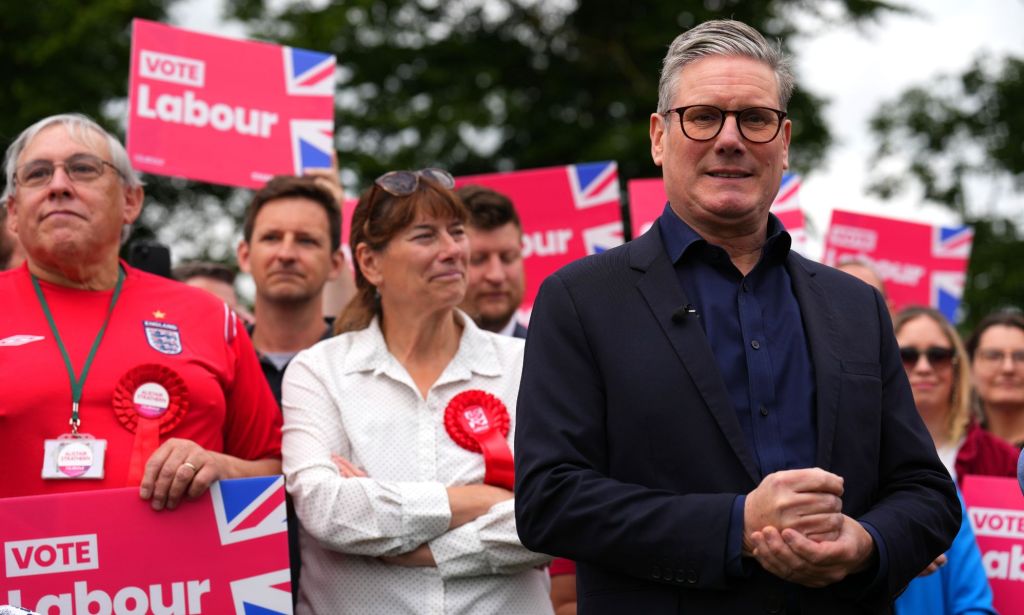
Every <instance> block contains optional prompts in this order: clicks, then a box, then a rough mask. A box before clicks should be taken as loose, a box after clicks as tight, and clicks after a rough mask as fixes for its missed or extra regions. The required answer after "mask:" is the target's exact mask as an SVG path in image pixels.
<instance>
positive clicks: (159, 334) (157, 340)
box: [142, 320, 181, 354]
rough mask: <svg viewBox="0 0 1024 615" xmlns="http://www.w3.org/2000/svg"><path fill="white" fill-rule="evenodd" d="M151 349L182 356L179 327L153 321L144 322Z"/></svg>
mask: <svg viewBox="0 0 1024 615" xmlns="http://www.w3.org/2000/svg"><path fill="white" fill-rule="evenodd" d="M142 326H143V327H144V328H145V329H146V341H147V342H149V346H150V348H152V349H153V350H155V351H157V352H162V353H163V354H181V333H180V332H179V331H178V325H172V324H171V323H169V322H157V321H153V320H144V321H142Z"/></svg>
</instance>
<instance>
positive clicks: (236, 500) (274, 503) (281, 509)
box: [210, 476, 288, 545]
mask: <svg viewBox="0 0 1024 615" xmlns="http://www.w3.org/2000/svg"><path fill="white" fill-rule="evenodd" d="M210 496H211V497H212V498H213V512H214V515H215V516H216V518H217V532H218V533H219V534H220V543H221V544H222V545H228V544H233V543H236V542H242V541H244V540H252V539H254V538H262V537H264V536H270V535H271V534H277V533H279V532H285V531H287V529H288V526H287V524H288V513H287V511H286V509H285V502H284V477H283V476H255V477H252V478H239V479H235V480H231V481H218V482H216V483H214V484H213V485H212V486H211V487H210Z"/></svg>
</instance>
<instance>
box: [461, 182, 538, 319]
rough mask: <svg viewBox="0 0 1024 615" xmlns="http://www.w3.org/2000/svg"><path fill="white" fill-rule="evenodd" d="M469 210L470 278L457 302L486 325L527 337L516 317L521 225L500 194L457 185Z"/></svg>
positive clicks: (521, 282)
mask: <svg viewBox="0 0 1024 615" xmlns="http://www.w3.org/2000/svg"><path fill="white" fill-rule="evenodd" d="M455 192H456V193H457V194H458V195H459V198H461V199H462V202H463V203H465V204H466V209H468V210H469V222H468V223H467V224H466V234H467V235H468V236H469V249H470V255H469V280H468V281H469V283H468V284H467V287H466V298H465V299H463V300H462V305H460V306H459V307H460V308H461V309H462V310H463V311H464V312H466V313H467V314H469V316H470V318H472V319H473V321H474V322H475V323H476V324H477V326H478V327H480V328H481V329H484V330H485V331H492V332H494V333H501V334H502V335H511V336H514V337H519V338H524V339H525V338H526V327H524V326H523V325H522V324H520V323H519V321H518V320H517V319H516V310H518V309H519V304H520V303H522V301H523V292H524V290H525V288H526V274H525V272H524V271H523V225H522V224H521V223H520V222H519V214H517V213H516V208H515V207H514V206H513V205H512V201H511V200H510V199H509V198H508V197H507V196H505V195H504V194H502V193H500V192H497V191H495V190H491V189H490V188H487V187H484V186H477V185H474V184H470V185H468V186H462V187H461V188H459V189H458V190H456V191H455Z"/></svg>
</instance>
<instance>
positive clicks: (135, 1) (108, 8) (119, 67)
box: [0, 0, 173, 149]
mask: <svg viewBox="0 0 1024 615" xmlns="http://www.w3.org/2000/svg"><path fill="white" fill-rule="evenodd" d="M172 2H173V0H90V1H89V2H80V1H76V0H32V1H28V2H5V3H4V5H3V11H2V13H0V15H2V18H0V58H3V73H4V77H3V84H4V91H3V95H2V96H0V142H2V143H3V145H4V148H5V149H6V147H7V145H8V144H9V143H10V142H11V141H12V140H13V139H14V137H16V136H17V135H18V133H19V132H21V131H22V130H23V129H24V128H25V127H27V126H29V125H30V124H32V123H34V122H35V121H36V120H39V119H42V118H44V117H46V116H48V115H53V114H54V113H65V112H68V111H78V112H81V113H85V114H87V115H89V116H91V117H93V118H95V119H97V120H99V121H102V122H103V123H105V124H107V125H108V127H111V128H115V129H116V128H118V127H119V122H118V121H117V120H120V119H121V118H108V117H107V115H106V114H105V113H104V110H105V109H106V108H107V105H108V104H109V103H110V102H111V101H115V100H117V99H120V98H124V96H125V94H126V92H127V91H128V65H129V62H130V57H129V49H130V48H131V21H132V18H134V17H141V18H143V19H152V20H157V21H159V20H163V19H166V16H167V7H168V6H169V5H170V4H171V3H172Z"/></svg>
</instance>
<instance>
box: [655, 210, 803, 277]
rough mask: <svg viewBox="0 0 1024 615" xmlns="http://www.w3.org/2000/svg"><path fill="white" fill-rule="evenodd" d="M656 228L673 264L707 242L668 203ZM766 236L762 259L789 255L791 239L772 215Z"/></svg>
mask: <svg viewBox="0 0 1024 615" xmlns="http://www.w3.org/2000/svg"><path fill="white" fill-rule="evenodd" d="M658 228H659V229H660V232H661V241H662V243H663V244H665V253H666V254H668V258H669V260H670V261H672V262H673V263H677V262H679V259H681V258H682V257H683V254H685V253H686V251H687V250H689V249H690V247H691V246H693V245H697V244H699V243H703V244H707V241H706V240H705V239H704V238H703V237H701V236H700V235H699V234H698V233H697V231H695V230H693V228H692V227H691V226H690V225H689V224H687V223H686V222H684V221H683V219H682V218H680V217H679V216H678V215H676V212H675V211H673V210H672V205H671V204H669V203H665V209H663V210H662V212H661V217H660V218H659V219H658ZM767 236H768V237H767V239H766V240H765V244H764V248H763V250H762V255H763V256H762V258H764V257H765V256H767V257H769V258H780V259H782V258H785V257H786V256H787V255H788V254H789V250H790V246H791V245H792V238H791V237H790V235H789V233H788V232H787V231H786V228H785V227H784V226H783V225H782V221H781V220H779V218H778V217H777V216H776V215H775V214H773V213H769V214H768V230H767ZM708 245H710V244H708Z"/></svg>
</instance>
